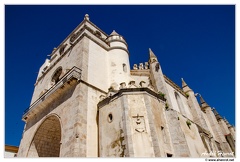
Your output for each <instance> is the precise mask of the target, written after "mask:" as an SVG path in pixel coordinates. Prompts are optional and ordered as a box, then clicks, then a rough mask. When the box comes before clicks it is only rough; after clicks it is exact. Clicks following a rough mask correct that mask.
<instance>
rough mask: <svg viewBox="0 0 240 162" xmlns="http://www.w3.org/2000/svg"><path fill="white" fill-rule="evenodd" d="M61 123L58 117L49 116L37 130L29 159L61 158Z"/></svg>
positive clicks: (29, 152)
mask: <svg viewBox="0 0 240 162" xmlns="http://www.w3.org/2000/svg"><path fill="white" fill-rule="evenodd" d="M60 142H61V123H60V120H59V118H58V117H57V116H56V115H50V116H48V117H47V118H46V119H45V120H44V121H43V122H42V123H41V125H40V126H39V128H38V129H37V131H36V133H35V135H34V137H33V140H32V142H31V145H30V147H29V151H28V154H27V156H28V157H59V155H60V147H61V143H60Z"/></svg>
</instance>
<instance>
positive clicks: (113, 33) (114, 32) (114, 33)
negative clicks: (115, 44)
mask: <svg viewBox="0 0 240 162" xmlns="http://www.w3.org/2000/svg"><path fill="white" fill-rule="evenodd" d="M110 35H119V34H118V33H117V32H116V31H115V30H113V31H112V33H111V34H110Z"/></svg>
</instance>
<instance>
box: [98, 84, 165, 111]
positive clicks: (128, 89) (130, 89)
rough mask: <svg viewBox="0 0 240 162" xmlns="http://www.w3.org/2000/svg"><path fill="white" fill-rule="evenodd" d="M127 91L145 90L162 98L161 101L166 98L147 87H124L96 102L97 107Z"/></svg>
mask: <svg viewBox="0 0 240 162" xmlns="http://www.w3.org/2000/svg"><path fill="white" fill-rule="evenodd" d="M127 92H147V93H149V94H150V95H152V96H154V97H156V98H158V99H160V100H162V101H164V102H165V101H166V99H165V98H164V97H163V96H161V95H159V94H158V93H156V92H154V91H152V90H150V89H149V88H124V89H120V90H119V91H118V92H117V93H116V94H114V95H112V96H109V97H107V98H105V99H103V100H102V101H100V102H99V103H98V104H97V107H98V109H100V108H102V107H103V106H104V105H106V104H108V103H109V102H110V101H111V100H113V99H114V98H116V97H120V96H121V95H122V94H123V93H127Z"/></svg>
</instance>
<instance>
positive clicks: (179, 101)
mask: <svg viewBox="0 0 240 162" xmlns="http://www.w3.org/2000/svg"><path fill="white" fill-rule="evenodd" d="M174 95H175V98H176V100H177V104H178V108H179V110H180V113H181V114H183V115H185V116H186V112H185V109H184V107H183V103H182V100H181V98H180V96H179V94H178V93H177V92H174Z"/></svg>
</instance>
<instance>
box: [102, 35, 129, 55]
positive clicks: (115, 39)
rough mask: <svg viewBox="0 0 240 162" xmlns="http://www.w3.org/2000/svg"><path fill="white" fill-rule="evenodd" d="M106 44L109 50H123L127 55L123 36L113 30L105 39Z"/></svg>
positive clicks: (126, 46)
mask: <svg viewBox="0 0 240 162" xmlns="http://www.w3.org/2000/svg"><path fill="white" fill-rule="evenodd" d="M107 42H108V43H109V46H110V50H112V49H123V50H125V51H126V52H127V53H128V45H127V42H126V41H125V39H124V38H123V36H121V35H120V34H118V33H117V32H116V31H115V30H113V31H112V33H111V34H110V35H109V37H108V38H107Z"/></svg>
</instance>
